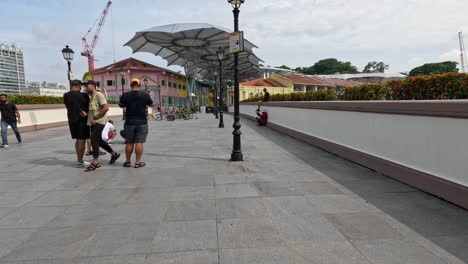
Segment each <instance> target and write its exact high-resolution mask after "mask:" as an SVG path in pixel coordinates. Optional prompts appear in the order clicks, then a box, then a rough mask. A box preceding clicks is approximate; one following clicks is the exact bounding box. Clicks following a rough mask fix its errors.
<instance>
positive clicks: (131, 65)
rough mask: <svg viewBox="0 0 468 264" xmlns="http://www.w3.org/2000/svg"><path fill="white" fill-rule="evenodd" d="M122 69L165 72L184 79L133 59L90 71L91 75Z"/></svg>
mask: <svg viewBox="0 0 468 264" xmlns="http://www.w3.org/2000/svg"><path fill="white" fill-rule="evenodd" d="M122 68H123V69H124V70H153V71H154V70H157V71H166V72H170V73H173V74H176V75H179V76H182V77H185V75H183V74H180V73H177V72H174V71H171V70H168V69H164V68H161V67H158V66H155V65H153V64H150V63H147V62H144V61H141V60H137V59H135V58H128V59H125V60H121V61H118V62H115V63H112V64H109V65H107V66H104V67H100V68H97V69H94V71H92V73H102V72H107V71H120V70H121V69H122Z"/></svg>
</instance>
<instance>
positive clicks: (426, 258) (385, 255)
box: [354, 239, 446, 264]
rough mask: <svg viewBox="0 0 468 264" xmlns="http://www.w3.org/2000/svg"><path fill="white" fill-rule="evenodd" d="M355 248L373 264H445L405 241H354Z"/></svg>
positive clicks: (414, 244)
mask: <svg viewBox="0 0 468 264" xmlns="http://www.w3.org/2000/svg"><path fill="white" fill-rule="evenodd" d="M354 243H355V245H356V247H357V248H358V249H359V250H360V251H361V252H362V254H364V255H365V256H366V257H367V258H368V259H370V260H371V261H372V262H373V263H392V264H399V263H401V264H403V263H404V264H406V263H414V264H419V263H420V264H428V263H437V264H442V263H446V262H444V261H443V260H442V259H440V258H438V257H436V256H435V255H433V254H431V253H430V252H429V251H427V250H426V249H424V248H423V247H421V246H419V245H418V244H417V243H416V242H414V241H410V240H405V239H389V240H373V241H356V242H354Z"/></svg>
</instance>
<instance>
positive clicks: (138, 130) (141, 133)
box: [125, 124, 148, 144]
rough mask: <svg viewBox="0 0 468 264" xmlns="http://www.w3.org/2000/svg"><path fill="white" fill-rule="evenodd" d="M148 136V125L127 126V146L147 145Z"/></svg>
mask: <svg viewBox="0 0 468 264" xmlns="http://www.w3.org/2000/svg"><path fill="white" fill-rule="evenodd" d="M147 136H148V124H146V125H136V126H129V125H126V126H125V144H134V143H145V142H146V137H147Z"/></svg>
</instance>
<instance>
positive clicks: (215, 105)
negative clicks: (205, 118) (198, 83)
mask: <svg viewBox="0 0 468 264" xmlns="http://www.w3.org/2000/svg"><path fill="white" fill-rule="evenodd" d="M214 76H215V87H214V93H213V104H214V107H213V114H214V115H215V117H216V119H218V118H219V117H218V88H217V87H216V79H217V78H218V72H217V71H215V72H214Z"/></svg>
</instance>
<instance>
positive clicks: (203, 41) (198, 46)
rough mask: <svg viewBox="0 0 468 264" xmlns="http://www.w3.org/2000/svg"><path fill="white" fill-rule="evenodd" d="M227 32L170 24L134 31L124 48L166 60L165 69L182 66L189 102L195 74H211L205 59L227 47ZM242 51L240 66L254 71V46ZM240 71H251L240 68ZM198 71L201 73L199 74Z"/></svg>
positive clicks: (205, 25) (210, 28) (205, 26)
mask: <svg viewBox="0 0 468 264" xmlns="http://www.w3.org/2000/svg"><path fill="white" fill-rule="evenodd" d="M229 32H230V31H229V29H226V28H222V27H218V26H214V25H211V24H200V23H186V24H171V25H165V26H159V27H153V28H151V29H148V30H144V31H140V32H137V33H136V34H135V36H134V37H133V38H132V39H131V40H129V41H128V42H127V43H126V44H125V45H124V46H129V47H130V48H132V50H133V53H136V52H149V53H152V54H154V55H155V56H160V57H162V58H163V59H164V60H166V61H167V63H168V66H171V65H178V66H181V67H183V68H184V70H185V74H186V76H187V89H188V91H187V92H188V93H187V94H188V97H189V98H188V99H189V100H190V103H193V102H192V101H191V97H190V95H191V94H192V93H193V89H194V88H195V85H196V78H197V75H198V74H200V75H202V76H208V74H207V73H206V71H208V72H209V71H211V70H212V67H211V65H210V63H209V60H207V59H206V58H209V57H212V58H217V57H216V52H217V51H218V49H219V48H222V49H223V50H227V49H228V48H229ZM244 48H245V52H243V54H244V55H241V54H242V53H241V54H240V57H242V58H243V59H242V60H241V65H244V66H245V67H247V68H251V69H257V68H258V66H257V65H258V63H259V62H260V61H261V60H260V59H259V58H258V57H257V56H255V55H254V54H253V48H257V46H255V45H254V44H253V43H251V42H250V41H248V40H245V41H244ZM216 62H217V59H216ZM228 65H229V66H231V64H228ZM258 69H259V68H258ZM242 70H243V71H244V72H250V71H251V70H249V69H242V68H241V71H242ZM202 72H203V73H204V74H201V73H202ZM190 80H191V82H190Z"/></svg>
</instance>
